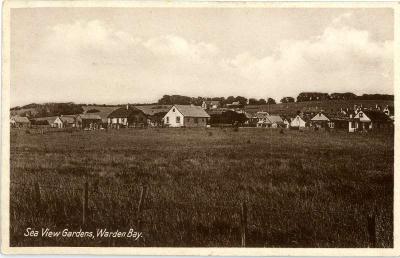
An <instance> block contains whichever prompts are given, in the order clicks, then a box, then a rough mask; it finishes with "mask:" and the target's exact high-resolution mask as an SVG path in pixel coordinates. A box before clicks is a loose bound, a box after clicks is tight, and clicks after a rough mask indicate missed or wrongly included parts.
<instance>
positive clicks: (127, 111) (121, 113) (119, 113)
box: [107, 107, 144, 118]
mask: <svg viewBox="0 0 400 258" xmlns="http://www.w3.org/2000/svg"><path fill="white" fill-rule="evenodd" d="M135 113H143V111H141V110H140V109H138V108H135V107H129V108H126V107H121V108H118V109H116V110H114V111H113V112H111V113H110V114H109V115H108V116H107V117H109V118H127V117H129V116H131V115H132V114H135ZM143 114H144V113H143Z"/></svg>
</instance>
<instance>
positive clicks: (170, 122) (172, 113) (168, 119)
mask: <svg viewBox="0 0 400 258" xmlns="http://www.w3.org/2000/svg"><path fill="white" fill-rule="evenodd" d="M177 117H179V121H177ZM183 118H184V117H183V115H182V114H181V112H179V110H178V109H177V108H175V107H172V108H171V109H170V110H169V111H168V112H167V114H166V115H165V116H164V119H163V120H164V124H165V125H167V126H169V127H182V126H184V122H183Z"/></svg>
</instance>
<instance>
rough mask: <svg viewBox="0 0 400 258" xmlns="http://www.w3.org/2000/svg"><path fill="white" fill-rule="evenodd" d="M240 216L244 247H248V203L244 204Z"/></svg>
mask: <svg viewBox="0 0 400 258" xmlns="http://www.w3.org/2000/svg"><path fill="white" fill-rule="evenodd" d="M241 208H242V209H241V214H240V215H241V216H240V228H241V235H242V247H246V235H247V206H246V202H242V207H241Z"/></svg>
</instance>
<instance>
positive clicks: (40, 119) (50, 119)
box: [33, 116, 58, 124]
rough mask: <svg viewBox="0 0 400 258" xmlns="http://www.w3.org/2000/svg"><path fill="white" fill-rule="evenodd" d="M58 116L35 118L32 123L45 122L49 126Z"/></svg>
mask: <svg viewBox="0 0 400 258" xmlns="http://www.w3.org/2000/svg"><path fill="white" fill-rule="evenodd" d="M57 117H58V116H48V117H37V118H35V119H33V120H34V121H47V122H48V123H49V124H52V123H54V121H55V120H56V119H57Z"/></svg>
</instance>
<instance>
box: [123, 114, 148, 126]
mask: <svg viewBox="0 0 400 258" xmlns="http://www.w3.org/2000/svg"><path fill="white" fill-rule="evenodd" d="M127 122H128V127H143V126H146V125H147V116H146V115H145V114H143V113H141V112H139V113H138V112H136V113H134V114H132V115H130V116H129V117H128V121H127Z"/></svg>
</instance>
